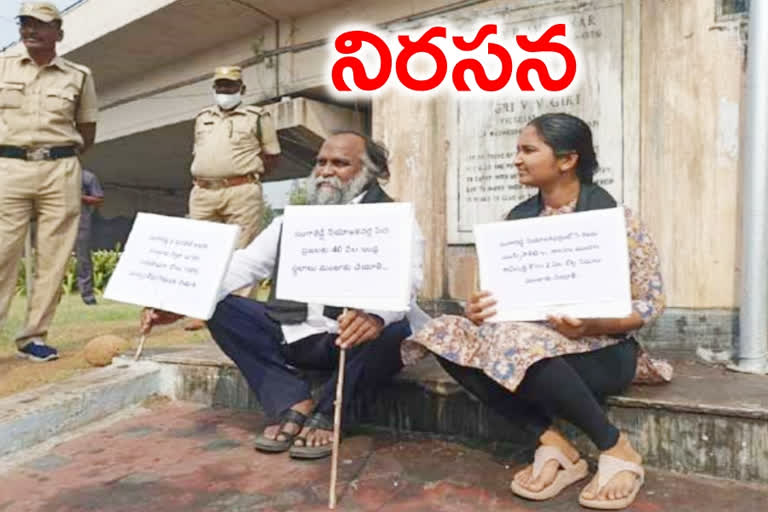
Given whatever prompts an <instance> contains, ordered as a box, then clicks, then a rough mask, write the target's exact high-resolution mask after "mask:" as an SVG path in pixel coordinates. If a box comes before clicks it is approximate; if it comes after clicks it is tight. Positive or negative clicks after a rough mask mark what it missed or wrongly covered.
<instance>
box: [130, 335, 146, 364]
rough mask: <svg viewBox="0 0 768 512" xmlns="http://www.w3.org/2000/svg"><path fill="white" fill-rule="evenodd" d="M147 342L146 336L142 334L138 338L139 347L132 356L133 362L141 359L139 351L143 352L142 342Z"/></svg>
mask: <svg viewBox="0 0 768 512" xmlns="http://www.w3.org/2000/svg"><path fill="white" fill-rule="evenodd" d="M146 340H147V335H146V334H142V335H141V338H139V347H138V348H137V349H136V354H135V355H134V356H133V360H134V361H138V360H139V358H140V357H141V351H142V350H144V342H145V341H146Z"/></svg>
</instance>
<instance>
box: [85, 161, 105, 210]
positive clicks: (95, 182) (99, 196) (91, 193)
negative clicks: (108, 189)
mask: <svg viewBox="0 0 768 512" xmlns="http://www.w3.org/2000/svg"><path fill="white" fill-rule="evenodd" d="M83 188H84V189H85V193H84V194H83V196H82V202H83V204H85V205H88V206H94V207H96V208H98V207H99V206H101V205H103V204H104V189H103V188H101V182H100V181H99V178H97V177H96V175H95V174H94V173H92V172H91V171H90V170H88V169H83Z"/></svg>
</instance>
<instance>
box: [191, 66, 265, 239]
mask: <svg viewBox="0 0 768 512" xmlns="http://www.w3.org/2000/svg"><path fill="white" fill-rule="evenodd" d="M240 77H241V74H240V69H239V68H238V67H234V66H231V67H226V68H218V69H217V70H216V73H215V75H214V80H216V79H220V78H226V79H230V80H240V79H241V78H240ZM264 154H267V155H278V154H280V144H279V142H278V140H277V131H276V130H275V125H274V123H273V121H272V118H271V116H270V115H269V113H267V112H266V111H265V110H264V109H262V108H261V107H257V106H244V105H242V104H240V105H239V106H237V107H236V108H234V109H232V110H228V111H225V110H222V109H221V108H219V107H218V106H213V107H209V108H206V109H204V110H202V111H201V112H200V113H199V114H198V115H197V118H196V119H195V144H194V160H193V162H192V169H191V171H192V178H193V183H194V186H193V188H192V192H191V193H190V196H189V216H190V217H191V218H193V219H198V220H209V221H214V222H223V223H227V224H236V225H238V226H240V229H241V231H240V239H239V241H238V247H239V248H242V247H245V246H247V245H248V244H249V243H250V242H251V241H252V240H253V239H254V238H255V237H256V235H257V234H258V233H259V230H260V229H261V216H262V210H263V196H262V188H261V176H262V174H264V162H263V161H262V155H264Z"/></svg>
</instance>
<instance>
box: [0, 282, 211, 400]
mask: <svg viewBox="0 0 768 512" xmlns="http://www.w3.org/2000/svg"><path fill="white" fill-rule="evenodd" d="M26 302H27V301H26V297H15V298H14V301H13V304H12V305H11V310H10V312H9V315H8V318H7V320H6V322H5V323H4V324H3V326H2V329H0V397H3V396H7V395H9V394H12V393H16V392H19V391H23V390H27V389H31V388H34V387H37V386H41V385H44V384H50V383H53V382H58V381H61V380H63V379H67V378H69V377H72V376H73V375H77V374H78V373H81V372H83V371H87V370H88V369H89V368H91V366H90V365H89V364H88V363H87V362H86V361H85V358H84V357H83V348H84V347H85V345H86V343H88V341H90V340H91V339H93V338H94V337H96V336H99V335H101V334H116V335H118V336H122V337H123V338H125V339H127V340H129V341H131V343H133V344H134V345H133V346H135V343H136V341H137V340H136V338H137V335H138V327H139V311H140V309H141V308H139V307H138V306H130V305H127V304H122V303H118V302H112V301H109V300H104V299H100V300H99V304H98V305H97V306H86V305H85V304H83V302H82V300H81V299H80V296H79V295H67V296H65V297H63V298H62V300H61V303H60V304H59V307H58V308H57V310H56V316H55V318H54V321H53V325H52V326H51V330H50V332H49V333H48V343H49V344H50V345H51V346H53V347H56V348H57V349H58V350H59V356H60V357H59V359H58V360H57V361H49V362H47V363H33V362H29V361H26V360H21V359H17V358H16V343H15V342H14V338H15V336H16V334H17V333H18V332H19V330H20V329H21V327H22V324H23V322H24V316H25V314H26ZM182 325H183V324H182V322H177V323H176V324H173V325H171V326H164V327H159V328H155V329H153V330H152V336H151V337H149V338H147V343H146V347H148V348H149V347H157V346H175V345H185V344H194V343H204V342H206V341H208V340H210V339H211V336H210V334H209V333H208V331H207V330H206V329H203V330H201V331H194V332H187V331H185V330H184V329H182Z"/></svg>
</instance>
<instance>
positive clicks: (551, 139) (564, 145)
mask: <svg viewBox="0 0 768 512" xmlns="http://www.w3.org/2000/svg"><path fill="white" fill-rule="evenodd" d="M528 126H533V127H534V128H536V131H537V132H538V134H539V137H541V138H542V139H543V140H544V142H545V143H546V144H547V145H548V146H549V147H551V148H552V151H553V152H554V153H555V156H565V155H567V154H569V153H576V154H577V155H578V156H579V160H578V163H577V164H576V175H577V176H578V177H579V181H580V182H582V183H592V177H593V176H594V174H595V171H597V167H598V164H597V155H595V147H594V145H593V144H592V130H590V128H589V125H588V124H587V123H585V122H584V121H582V120H581V119H579V118H578V117H576V116H572V115H570V114H565V113H557V114H544V115H541V116H539V117H537V118H535V119H533V120H532V121H531V122H530V123H528Z"/></svg>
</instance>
